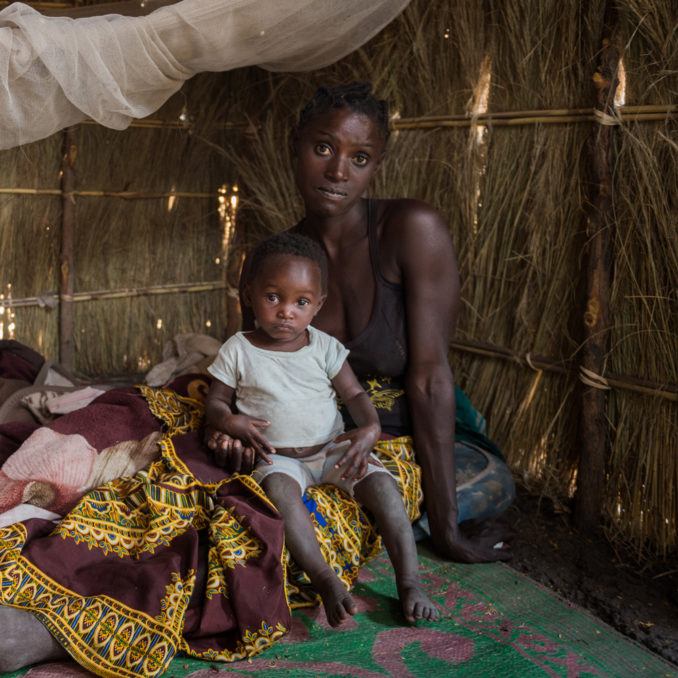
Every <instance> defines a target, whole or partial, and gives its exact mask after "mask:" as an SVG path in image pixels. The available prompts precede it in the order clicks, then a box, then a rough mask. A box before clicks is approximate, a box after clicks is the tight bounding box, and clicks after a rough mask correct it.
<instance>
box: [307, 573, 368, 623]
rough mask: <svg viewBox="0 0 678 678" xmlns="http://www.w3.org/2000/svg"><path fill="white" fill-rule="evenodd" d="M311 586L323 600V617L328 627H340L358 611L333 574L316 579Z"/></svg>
mask: <svg viewBox="0 0 678 678" xmlns="http://www.w3.org/2000/svg"><path fill="white" fill-rule="evenodd" d="M313 585H314V586H315V587H316V589H317V590H318V593H319V594H320V597H321V598H322V600H323V607H324V608H325V615H326V616H327V622H328V624H329V625H330V626H340V625H341V624H342V623H343V622H344V621H346V620H347V619H348V618H349V616H353V615H354V614H355V613H356V612H357V611H358V608H357V606H356V604H355V601H354V600H353V597H352V596H351V594H350V593H349V592H348V591H347V590H346V587H345V586H344V585H343V584H342V582H341V580H340V579H339V578H338V577H337V576H336V575H335V574H334V572H331V573H329V574H328V575H327V576H324V577H322V578H320V579H316V580H315V581H314V582H313Z"/></svg>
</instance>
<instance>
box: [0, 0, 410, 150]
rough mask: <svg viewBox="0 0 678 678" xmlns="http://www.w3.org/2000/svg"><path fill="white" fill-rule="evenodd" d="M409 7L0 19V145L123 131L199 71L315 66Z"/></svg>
mask: <svg viewBox="0 0 678 678" xmlns="http://www.w3.org/2000/svg"><path fill="white" fill-rule="evenodd" d="M408 2H409V0H367V1H366V0H183V1H182V2H178V3H176V4H174V5H170V6H167V7H162V8H160V9H157V10H155V11H154V12H152V13H151V14H149V15H148V16H139V17H127V16H119V15H108V16H97V17H91V18H84V19H70V18H65V17H46V16H43V15H42V14H39V13H38V12H36V11H35V10H33V9H32V8H30V7H28V6H27V5H24V4H22V3H14V4H12V5H10V6H9V7H7V8H6V9H4V10H3V11H1V12H0V148H10V147H12V146H17V145H19V144H24V143H27V142H29V141H35V140H36V139H41V138H43V137H46V136H49V135H50V134H52V133H53V132H56V131H57V130H59V129H62V128H63V127H66V126H68V125H72V124H75V123H77V122H79V121H81V120H83V119H84V118H86V117H90V118H93V119H94V120H96V121H98V122H99V123H101V124H102V125H106V126H107V127H113V128H115V129H124V128H125V127H127V125H129V123H130V121H131V119H132V118H143V117H145V116H147V115H149V114H150V113H152V112H153V111H155V110H157V109H158V108H159V107H160V106H161V105H162V104H163V103H164V102H165V101H166V100H167V99H168V98H169V97H170V96H171V95H172V94H174V92H176V91H177V90H178V89H179V88H180V87H181V85H182V84H183V83H184V81H185V80H187V79H188V78H190V77H192V76H193V75H195V74H196V73H199V72H201V71H224V70H229V69H231V68H238V67H241V66H249V65H252V64H258V65H260V66H263V67H264V68H268V69H270V70H286V71H287V70H289V71H303V70H308V69H311V68H320V67H322V66H325V65H327V64H330V63H332V62H334V61H336V60H337V59H340V58H341V57H343V56H345V55H346V54H348V53H349V52H351V51H353V50H354V49H356V48H357V47H359V46H360V45H361V44H363V43H364V42H366V41H367V40H369V38H371V37H372V36H373V35H375V34H376V33H377V32H379V31H380V30H381V29H382V28H383V27H384V26H385V25H386V24H387V23H388V22H389V21H391V20H392V19H393V18H394V17H395V16H396V15H397V14H398V13H399V12H400V11H402V9H403V8H404V7H405V6H406V5H407V3H408Z"/></svg>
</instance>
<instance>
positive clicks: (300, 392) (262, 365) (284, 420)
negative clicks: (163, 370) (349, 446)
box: [207, 326, 349, 447]
mask: <svg viewBox="0 0 678 678" xmlns="http://www.w3.org/2000/svg"><path fill="white" fill-rule="evenodd" d="M308 332H309V343H308V345H307V346H304V347H303V348H300V349H299V350H298V351H293V352H284V351H269V350H266V349H263V348H258V347H257V346H254V345H252V344H251V343H250V342H249V341H248V340H247V339H246V337H245V336H244V333H243V332H238V333H237V334H234V335H233V336H232V337H231V338H230V339H229V340H228V341H226V343H225V344H223V346H222V347H221V348H220V349H219V353H218V354H217V357H216V358H215V360H214V362H213V363H212V364H211V365H210V366H209V367H208V368H207V370H208V372H209V373H210V374H211V375H212V376H213V377H214V378H215V379H218V380H219V381H221V382H223V383H224V384H226V385H227V386H230V387H232V388H233V389H235V398H236V406H237V408H238V412H239V413H240V414H247V415H250V416H252V417H257V418H258V419H266V420H267V421H270V422H271V425H270V426H268V427H267V428H265V429H262V433H263V435H264V436H265V437H266V439H267V440H268V441H269V442H270V443H271V445H273V446H274V447H309V446H311V445H319V444H321V443H326V442H329V441H330V440H332V439H333V438H335V437H336V436H337V435H339V434H340V433H342V432H343V430H344V422H343V419H342V417H341V414H340V412H339V410H338V408H337V397H336V393H335V391H334V388H333V387H332V382H331V380H332V379H334V377H336V376H337V374H338V373H339V370H340V369H341V367H342V365H343V364H344V361H345V360H346V357H347V356H348V353H349V352H348V350H347V349H346V348H345V347H344V346H343V344H341V342H339V341H337V340H336V339H335V338H334V337H331V336H330V335H329V334H326V333H325V332H321V331H320V330H317V329H315V328H313V327H310V326H309V328H308Z"/></svg>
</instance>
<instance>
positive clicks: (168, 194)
mask: <svg viewBox="0 0 678 678" xmlns="http://www.w3.org/2000/svg"><path fill="white" fill-rule="evenodd" d="M69 194H70V195H71V196H72V197H74V198H120V199H122V200H158V199H164V198H194V199H199V200H205V199H211V200H214V198H215V194H214V193H191V192H188V191H155V192H144V191H70V192H69ZM0 195H47V196H61V195H63V189H62V188H0Z"/></svg>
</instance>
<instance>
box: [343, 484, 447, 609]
mask: <svg viewBox="0 0 678 678" xmlns="http://www.w3.org/2000/svg"><path fill="white" fill-rule="evenodd" d="M353 490H354V494H355V498H356V499H357V500H358V502H360V504H361V505H362V506H364V507H365V508H366V509H368V510H369V511H370V512H371V513H372V515H373V516H374V518H375V520H376V521H377V526H378V528H379V533H380V534H381V538H382V539H383V540H384V546H385V547H386V551H387V552H388V555H389V557H390V559H391V562H392V563H393V569H394V570H395V576H396V584H397V586H398V596H399V598H400V603H401V605H402V609H403V615H404V616H405V619H406V620H407V621H408V622H414V621H416V620H417V619H430V620H435V619H437V618H438V610H437V608H436V606H435V604H434V603H433V602H432V601H431V599H430V598H429V597H428V596H427V595H426V593H425V592H424V590H423V589H422V588H421V584H420V583H419V559H418V557H417V546H416V544H415V542H414V535H413V534H412V526H411V525H410V519H409V518H408V516H407V512H406V511H405V506H404V504H403V500H402V497H401V496H400V493H399V492H398V486H397V485H396V482H395V480H393V478H392V477H391V476H390V475H389V474H388V473H371V474H370V475H368V476H366V477H365V478H364V479H363V480H361V481H360V482H359V483H358V484H357V485H356V486H355V487H354V488H353Z"/></svg>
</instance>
